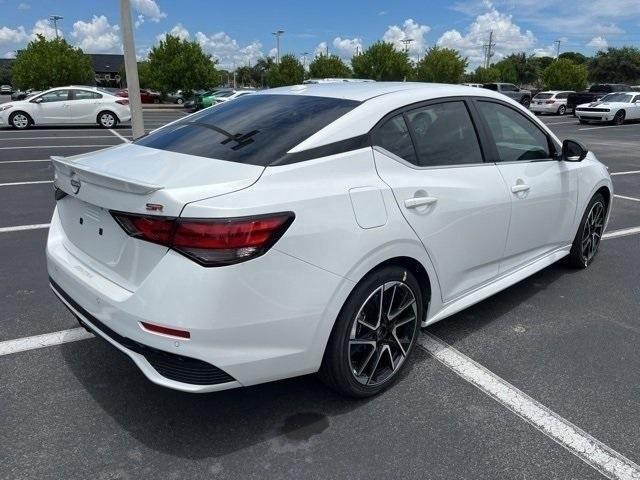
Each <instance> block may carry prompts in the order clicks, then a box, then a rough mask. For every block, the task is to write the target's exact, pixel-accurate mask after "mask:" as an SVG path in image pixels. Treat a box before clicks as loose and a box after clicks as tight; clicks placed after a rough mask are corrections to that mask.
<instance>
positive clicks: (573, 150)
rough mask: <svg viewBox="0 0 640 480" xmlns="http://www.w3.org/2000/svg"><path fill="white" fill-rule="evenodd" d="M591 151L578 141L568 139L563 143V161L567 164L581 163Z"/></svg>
mask: <svg viewBox="0 0 640 480" xmlns="http://www.w3.org/2000/svg"><path fill="white" fill-rule="evenodd" d="M587 153H589V150H587V147H585V146H584V145H583V144H582V143H580V142H578V141H577V140H571V139H566V140H565V141H564V142H562V160H564V161H565V162H581V161H582V160H584V157H586V156H587Z"/></svg>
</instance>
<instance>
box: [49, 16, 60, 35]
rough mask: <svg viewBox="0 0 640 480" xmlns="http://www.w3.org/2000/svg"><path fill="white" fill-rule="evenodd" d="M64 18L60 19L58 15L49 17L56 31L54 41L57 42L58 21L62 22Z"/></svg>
mask: <svg viewBox="0 0 640 480" xmlns="http://www.w3.org/2000/svg"><path fill="white" fill-rule="evenodd" d="M63 18H64V17H61V16H60V15H51V16H50V17H49V20H51V21H52V22H53V28H55V29H56V40H58V38H60V37H58V20H62V19H63Z"/></svg>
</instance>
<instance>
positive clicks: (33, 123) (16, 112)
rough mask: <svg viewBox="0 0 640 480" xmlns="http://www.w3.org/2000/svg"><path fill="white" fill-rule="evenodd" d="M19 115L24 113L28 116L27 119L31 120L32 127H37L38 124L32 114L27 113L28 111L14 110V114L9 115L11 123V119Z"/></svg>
mask: <svg viewBox="0 0 640 480" xmlns="http://www.w3.org/2000/svg"><path fill="white" fill-rule="evenodd" d="M18 113H22V114H24V115H26V116H27V117H29V120H31V125H35V124H36V122H35V120H34V119H33V117H32V116H31V114H30V113H29V112H27V111H26V110H14V111H13V112H11V113H10V114H9V118H8V120H9V122H11V119H12V118H13V116H14V115H17V114H18Z"/></svg>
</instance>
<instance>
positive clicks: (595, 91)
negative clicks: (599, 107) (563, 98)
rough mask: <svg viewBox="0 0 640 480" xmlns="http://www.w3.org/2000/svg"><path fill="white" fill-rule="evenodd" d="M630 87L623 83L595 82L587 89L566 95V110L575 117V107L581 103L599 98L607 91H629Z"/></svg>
mask: <svg viewBox="0 0 640 480" xmlns="http://www.w3.org/2000/svg"><path fill="white" fill-rule="evenodd" d="M631 90H632V88H631V87H630V86H629V85H625V84H624V83H596V84H594V85H591V86H590V87H589V90H584V91H582V92H575V93H570V94H569V96H568V97H567V111H572V112H573V116H574V117H575V108H576V107H577V106H578V105H582V104H583V103H591V102H596V101H598V100H600V99H601V98H602V97H604V96H605V95H606V94H608V93H613V92H630V91H631Z"/></svg>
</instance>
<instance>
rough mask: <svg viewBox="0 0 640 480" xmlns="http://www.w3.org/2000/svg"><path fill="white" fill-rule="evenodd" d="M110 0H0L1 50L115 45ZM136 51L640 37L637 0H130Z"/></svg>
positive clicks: (466, 46) (465, 50) (108, 48)
mask: <svg viewBox="0 0 640 480" xmlns="http://www.w3.org/2000/svg"><path fill="white" fill-rule="evenodd" d="M119 3H120V2H119V1H117V0H100V1H98V0H57V1H56V0H0V58H2V57H4V58H9V57H12V56H15V52H16V50H18V49H20V48H23V47H24V46H25V45H26V44H27V43H28V42H29V40H30V39H31V38H33V36H34V35H35V34H37V33H41V34H43V35H44V36H45V37H47V38H53V37H55V30H54V28H53V25H52V24H51V22H50V21H49V20H48V18H49V16H50V15H53V14H56V15H61V16H63V17H64V18H63V19H62V20H60V21H59V23H58V29H59V32H58V33H59V34H60V35H62V36H64V38H65V39H67V41H69V42H70V43H71V44H73V45H75V46H78V47H81V48H82V49H83V50H84V51H85V52H87V53H120V52H122V45H121V41H120V28H119V26H118V23H119V21H120V12H119ZM131 5H132V17H133V20H134V22H135V33H134V35H135V44H136V51H137V55H138V58H139V59H143V58H145V57H146V56H147V54H148V52H149V50H150V49H151V48H152V47H153V46H154V45H155V44H157V43H158V42H159V41H160V40H161V39H162V38H163V36H164V35H166V33H167V32H171V33H173V34H175V35H178V36H181V37H183V38H188V39H190V40H195V41H197V42H198V43H199V44H200V45H201V46H202V48H203V49H204V50H205V51H206V52H207V53H209V54H211V55H212V56H214V57H215V58H216V59H217V60H218V62H219V65H220V66H221V67H222V68H227V69H233V68H234V67H238V66H244V65H252V64H254V63H255V62H256V61H257V60H258V59H259V58H261V57H265V56H268V55H270V56H274V55H275V48H274V47H275V37H274V36H273V35H272V33H271V32H274V31H276V30H284V32H285V33H284V34H282V37H281V40H280V42H281V43H280V52H281V55H284V54H285V53H292V54H295V55H296V56H298V57H300V58H301V59H302V58H303V57H304V59H305V61H310V60H311V59H312V58H313V56H314V55H316V54H317V53H318V52H321V51H322V52H325V51H326V50H327V48H328V50H329V52H330V53H333V54H336V55H339V56H341V57H343V58H345V59H349V58H351V56H352V55H353V54H354V53H355V52H356V51H358V50H360V51H361V50H362V49H366V48H367V47H368V46H369V45H371V44H372V43H374V42H376V41H378V40H385V41H389V42H392V43H394V45H396V48H398V49H403V48H404V45H403V43H402V40H404V39H411V40H412V42H411V43H410V45H409V55H410V56H411V57H412V58H413V59H414V60H415V59H417V58H419V57H420V56H421V55H422V54H423V53H424V52H425V50H426V49H427V48H429V47H431V46H433V45H441V46H445V47H450V48H455V49H456V50H458V51H460V53H461V54H462V55H463V56H464V57H467V58H468V60H469V66H470V68H474V67H475V66H477V65H479V64H481V63H482V61H483V57H484V48H483V45H484V44H486V43H487V42H488V39H489V32H491V31H493V43H495V47H494V57H493V61H497V60H499V59H500V58H502V57H504V56H506V55H508V54H510V53H513V52H522V51H524V52H527V53H528V54H532V55H539V56H542V55H550V56H553V55H555V52H556V46H557V44H556V43H554V42H555V41H557V40H559V41H560V52H565V51H577V52H581V53H584V54H585V55H593V54H594V53H595V52H597V51H598V50H600V49H603V48H606V47H607V46H623V45H633V46H640V0H597V1H592V0H457V1H456V0H451V1H446V0H441V1H433V0H412V1H406V0H369V1H365V0H315V1H305V0H297V1H279V0H272V1H270V2H266V1H264V0H262V1H257V0H242V1H241V2H220V1H215V0H210V1H205V0H180V1H177V0H131Z"/></svg>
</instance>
